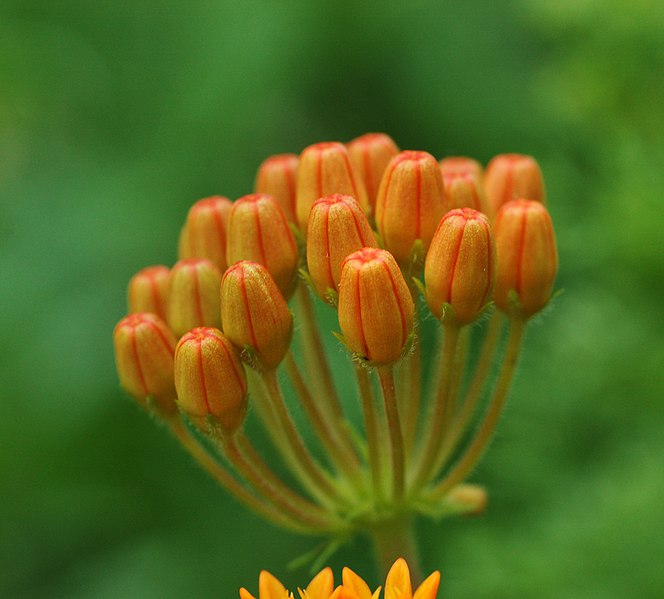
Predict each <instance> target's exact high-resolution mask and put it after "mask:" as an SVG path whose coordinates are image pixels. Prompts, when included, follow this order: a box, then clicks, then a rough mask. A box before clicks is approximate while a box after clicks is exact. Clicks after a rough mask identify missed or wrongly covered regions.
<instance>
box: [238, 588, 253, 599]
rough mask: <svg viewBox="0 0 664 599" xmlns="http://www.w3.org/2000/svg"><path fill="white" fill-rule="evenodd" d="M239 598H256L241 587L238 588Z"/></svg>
mask: <svg viewBox="0 0 664 599" xmlns="http://www.w3.org/2000/svg"><path fill="white" fill-rule="evenodd" d="M240 599H256V597H254V596H253V595H252V594H251V593H250V592H249V591H248V590H247V589H245V588H244V587H243V588H241V589H240Z"/></svg>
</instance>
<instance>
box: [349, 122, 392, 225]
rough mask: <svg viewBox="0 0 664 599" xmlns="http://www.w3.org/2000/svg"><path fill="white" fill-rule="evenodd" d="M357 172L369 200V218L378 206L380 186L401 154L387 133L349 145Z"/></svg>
mask: <svg viewBox="0 0 664 599" xmlns="http://www.w3.org/2000/svg"><path fill="white" fill-rule="evenodd" d="M347 148H348V154H349V155H350V159H351V160H352V162H353V166H354V167H355V171H356V172H357V173H359V175H360V177H361V178H362V181H363V182H364V187H365V189H366V190H367V199H368V200H369V207H370V208H369V216H371V215H372V214H373V211H374V207H375V205H376V195H377V194H378V186H379V185H380V180H381V179H382V177H383V173H384V172H385V169H386V168H387V165H388V164H389V162H390V160H392V158H394V157H395V156H396V155H397V154H398V153H399V148H398V147H397V144H395V143H394V140H393V139H392V138H391V137H390V136H389V135H385V133H366V134H365V135H361V136H360V137H356V138H355V139H354V140H353V141H351V142H349V143H348V145H347Z"/></svg>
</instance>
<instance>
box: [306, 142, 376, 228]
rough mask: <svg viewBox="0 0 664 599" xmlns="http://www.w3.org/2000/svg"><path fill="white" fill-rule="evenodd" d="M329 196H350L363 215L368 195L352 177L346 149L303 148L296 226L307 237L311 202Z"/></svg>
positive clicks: (330, 144) (335, 146)
mask: <svg viewBox="0 0 664 599" xmlns="http://www.w3.org/2000/svg"><path fill="white" fill-rule="evenodd" d="M331 193H342V194H345V195H349V196H352V197H353V198H355V200H357V203H358V204H359V205H360V206H361V207H362V210H364V211H365V212H366V211H367V210H368V208H369V203H368V201H367V193H366V190H365V189H364V184H363V183H362V180H361V179H360V177H359V176H358V175H357V174H356V173H355V169H354V168H353V166H352V164H351V161H350V157H349V156H348V151H347V150H346V146H344V145H343V144H341V143H339V142H337V141H330V142H322V143H317V144H314V145H312V146H309V147H308V148H305V149H304V150H303V152H302V154H301V155H300V164H299V167H298V170H297V197H296V207H297V222H298V224H299V226H300V230H301V231H302V232H303V233H304V234H306V232H307V223H308V222H309V211H310V210H311V207H312V206H313V204H314V202H315V201H316V200H318V199H319V198H322V197H323V196H326V195H330V194H331Z"/></svg>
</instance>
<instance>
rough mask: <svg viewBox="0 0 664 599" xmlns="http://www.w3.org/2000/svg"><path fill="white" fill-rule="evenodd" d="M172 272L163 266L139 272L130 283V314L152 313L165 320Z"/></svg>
mask: <svg viewBox="0 0 664 599" xmlns="http://www.w3.org/2000/svg"><path fill="white" fill-rule="evenodd" d="M170 272H171V271H170V270H169V269H168V267H166V266H162V265H159V266H148V267H147V268H144V269H142V270H139V271H138V272H137V273H136V274H135V275H134V276H133V277H132V278H131V280H130V281H129V287H128V289H127V299H128V304H129V312H130V313H133V312H150V313H151V314H156V315H157V316H159V318H161V319H162V320H164V319H165V318H166V308H167V306H168V279H169V276H170Z"/></svg>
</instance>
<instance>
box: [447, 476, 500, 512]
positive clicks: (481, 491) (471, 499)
mask: <svg viewBox="0 0 664 599" xmlns="http://www.w3.org/2000/svg"><path fill="white" fill-rule="evenodd" d="M488 502H489V499H488V496H487V492H486V489H485V488H484V487H480V486H479V485H469V484H461V485H457V486H456V487H453V488H452V490H451V491H450V492H449V493H448V494H447V495H446V496H445V503H446V504H447V507H448V509H450V510H452V511H453V512H454V513H456V514H463V515H464V516H479V515H481V514H483V513H484V512H486V506H487V504H488Z"/></svg>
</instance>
